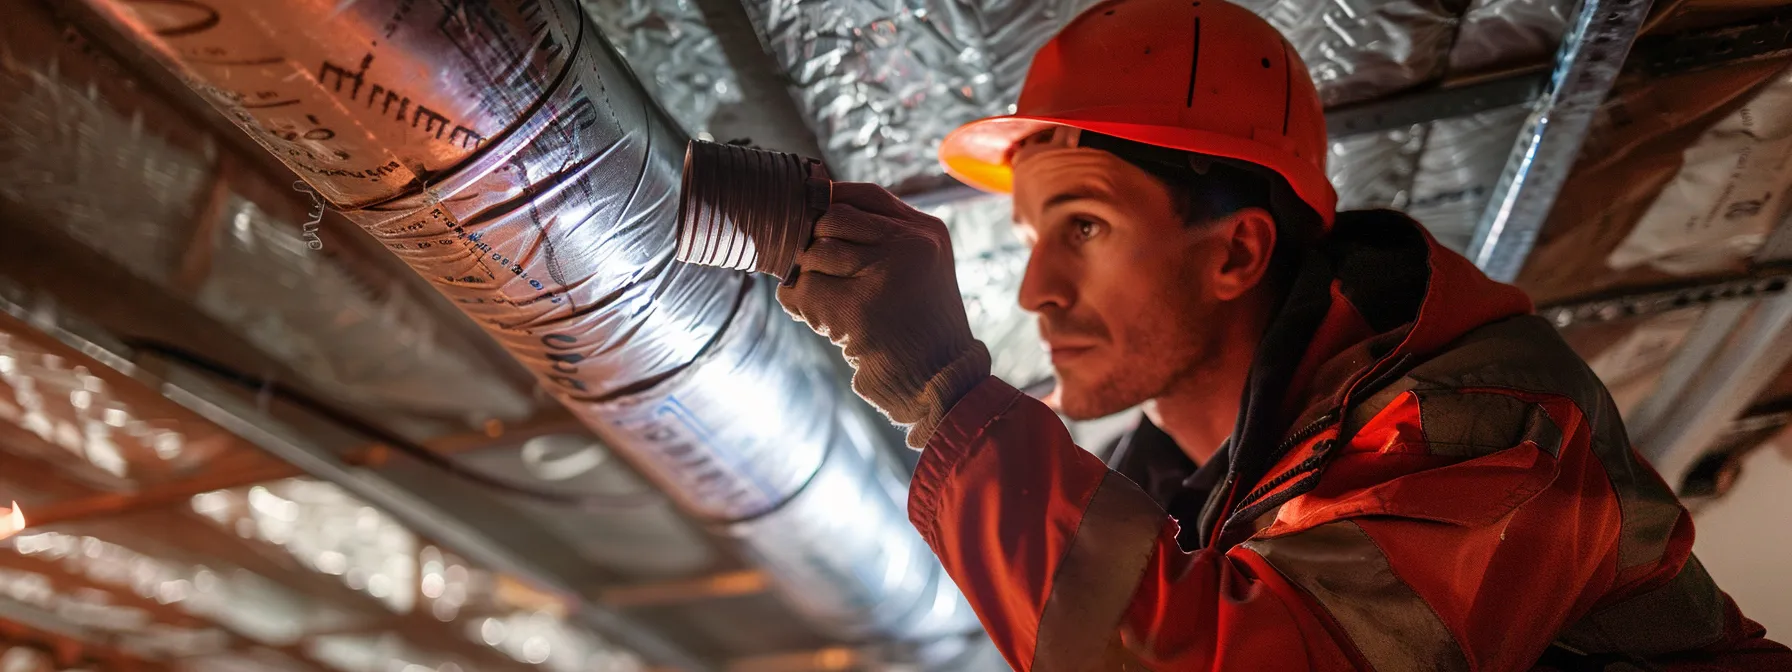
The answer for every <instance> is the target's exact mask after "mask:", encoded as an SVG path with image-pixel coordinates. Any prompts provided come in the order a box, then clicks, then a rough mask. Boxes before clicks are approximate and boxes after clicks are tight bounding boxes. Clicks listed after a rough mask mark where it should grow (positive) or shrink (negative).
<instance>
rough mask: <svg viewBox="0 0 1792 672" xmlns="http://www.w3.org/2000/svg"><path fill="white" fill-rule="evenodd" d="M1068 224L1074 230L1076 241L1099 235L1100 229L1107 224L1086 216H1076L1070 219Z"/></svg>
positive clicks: (1104, 227)
mask: <svg viewBox="0 0 1792 672" xmlns="http://www.w3.org/2000/svg"><path fill="white" fill-rule="evenodd" d="M1070 226H1071V230H1072V231H1074V232H1075V237H1076V239H1077V241H1078V242H1081V241H1086V240H1089V239H1091V238H1094V237H1096V236H1099V235H1101V233H1102V231H1104V230H1106V228H1107V225H1105V224H1103V223H1102V222H1101V221H1100V220H1096V219H1090V218H1088V217H1077V218H1075V219H1072V220H1071V221H1070Z"/></svg>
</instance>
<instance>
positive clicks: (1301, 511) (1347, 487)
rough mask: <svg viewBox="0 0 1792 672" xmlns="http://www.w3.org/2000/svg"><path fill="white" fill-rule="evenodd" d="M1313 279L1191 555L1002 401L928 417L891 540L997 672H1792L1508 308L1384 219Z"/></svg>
mask: <svg viewBox="0 0 1792 672" xmlns="http://www.w3.org/2000/svg"><path fill="white" fill-rule="evenodd" d="M1309 257H1310V258H1309V259H1308V260H1307V261H1306V262H1305V264H1304V265H1303V268H1302V270H1301V273H1300V277H1299V278H1298V279H1296V280H1295V281H1294V283H1293V285H1294V288H1293V289H1292V290H1291V292H1290V295H1289V297H1288V299H1287V300H1286V302H1285V304H1284V307H1283V308H1282V309H1281V311H1280V312H1279V313H1278V316H1277V317H1276V319H1275V320H1274V321H1273V323H1272V325H1271V327H1270V329H1269V331H1268V332H1267V333H1266V334H1265V336H1264V340H1263V344H1262V345H1261V346H1260V347H1259V352H1258V355H1257V358H1256V360H1255V361H1254V363H1253V367H1252V374H1251V376H1250V382H1249V383H1248V387H1247V392H1246V403H1245V404H1244V406H1245V408H1244V409H1243V410H1242V412H1241V413H1240V419H1239V423H1238V426H1237V428H1236V429H1235V431H1234V433H1233V436H1232V439H1231V445H1230V446H1229V448H1228V450H1229V451H1230V454H1231V456H1232V459H1231V465H1230V472H1229V474H1228V476H1227V479H1226V483H1225V484H1223V485H1222V486H1220V487H1219V488H1217V489H1216V490H1215V494H1214V498H1213V499H1212V500H1210V504H1209V505H1208V507H1207V508H1206V514H1205V515H1203V516H1202V519H1203V520H1202V522H1200V523H1197V522H1196V521H1181V524H1185V525H1196V524H1200V526H1201V532H1202V538H1203V539H1205V540H1206V543H1205V544H1204V546H1205V547H1204V548H1202V549H1201V550H1198V551H1196V552H1193V553H1185V552H1183V551H1182V549H1181V548H1179V546H1178V544H1177V535H1178V531H1179V529H1180V527H1179V524H1178V521H1176V520H1174V519H1171V518H1169V517H1168V516H1166V515H1165V514H1164V513H1163V510H1162V509H1161V508H1159V506H1158V504H1157V503H1156V502H1155V501H1154V500H1152V499H1151V498H1150V497H1149V496H1147V495H1146V494H1145V493H1144V492H1143V491H1142V490H1140V489H1139V488H1138V486H1136V485H1134V484H1133V483H1132V482H1131V481H1129V480H1127V479H1126V478H1124V477H1122V476H1120V475H1118V474H1117V473H1115V472H1112V471H1110V470H1109V469H1108V468H1107V467H1106V465H1104V464H1103V463H1102V462H1101V461H1100V460H1099V459H1097V458H1095V457H1094V456H1093V455H1091V454H1089V453H1088V452H1085V451H1084V450H1082V449H1080V448H1078V447H1077V446H1076V445H1074V444H1073V443H1072V441H1071V438H1070V435H1069V434H1068V432H1067V431H1066V430H1065V429H1064V426H1063V425H1062V423H1061V422H1060V421H1059V420H1058V418H1057V417H1056V416H1055V415H1054V414H1053V413H1052V412H1051V411H1050V410H1049V409H1047V408H1046V407H1045V406H1044V405H1043V404H1041V403H1040V402H1038V401H1036V400H1034V399H1032V398H1030V397H1027V396H1025V395H1023V394H1021V393H1019V392H1018V391H1016V390H1015V389H1014V388H1012V387H1010V386H1008V385H1007V384H1005V383H1003V382H1002V381H1000V380H997V379H994V378H991V379H989V380H987V381H985V382H984V383H983V384H982V385H980V386H979V387H977V388H976V389H974V390H973V391H972V392H971V393H970V394H969V395H968V396H966V397H965V398H964V399H962V400H960V401H959V402H958V404H957V405H956V406H955V407H954V408H953V410H952V411H951V413H949V414H948V415H947V417H946V419H945V422H944V423H943V424H942V426H941V427H940V428H939V430H938V432H937V433H936V434H935V435H934V436H933V438H932V440H931V441H930V442H929V444H928V446H927V449H926V450H925V452H924V454H923V456H922V458H921V462H920V465H919V467H918V469H917V471H916V474H915V479H914V482H913V485H912V488H911V495H910V505H909V512H910V517H911V519H912V520H913V522H914V524H915V526H916V527H917V528H918V529H919V530H920V532H921V535H922V536H923V537H924V538H925V539H926V540H927V542H928V544H930V545H931V546H932V547H933V549H934V551H935V553H937V554H938V555H939V557H940V559H941V561H942V562H943V563H944V564H945V567H946V569H947V571H948V572H949V573H950V574H951V575H952V577H953V578H954V579H955V580H956V581H957V583H958V585H959V587H960V588H961V589H962V590H963V592H964V593H965V595H966V597H967V598H968V599H969V600H970V603H971V604H972V606H974V607H975V608H976V610H977V614H978V616H979V617H980V618H981V619H982V621H983V624H984V626H985V628H986V630H987V631H988V632H989V634H990V637H991V638H992V639H993V640H994V642H995V643H996V645H997V646H998V647H999V648H1000V649H1001V650H1002V652H1003V653H1004V655H1005V656H1006V657H1007V660H1008V662H1009V663H1010V664H1011V665H1013V666H1014V668H1015V669H1017V670H1023V671H1029V672H1055V671H1063V670H1071V671H1082V670H1120V669H1128V670H1155V671H1159V672H1168V671H1182V670H1208V669H1228V670H1308V669H1314V670H1347V669H1375V670H1383V671H1392V670H1415V671H1416V670H1426V671H1430V670H1523V669H1533V668H1538V669H1546V668H1551V667H1552V666H1553V667H1558V668H1560V669H1611V670H1627V669H1652V668H1653V669H1751V670H1768V669H1773V670H1792V651H1788V650H1787V649H1786V648H1785V647H1783V646H1780V645H1778V644H1775V643H1773V642H1771V641H1768V640H1766V639H1764V638H1763V633H1762V631H1761V629H1760V627H1759V626H1758V625H1755V624H1754V623H1752V622H1750V621H1748V620H1747V619H1745V618H1743V617H1742V615H1741V614H1740V613H1739V612H1738V611H1737V609H1736V608H1735V605H1734V604H1733V603H1732V602H1731V601H1730V599H1729V598H1728V596H1726V595H1724V594H1723V593H1722V592H1721V591H1719V590H1718V589H1717V587H1716V586H1715V584H1713V582H1712V581H1711V579H1710V577H1709V576H1708V575H1706V574H1705V572H1704V569H1703V568H1702V567H1701V566H1700V565H1699V563H1698V561H1697V559H1696V558H1694V557H1693V556H1692V553H1691V548H1692V526H1691V523H1690V520H1689V518H1688V516H1687V514H1686V511H1685V510H1684V509H1683V508H1681V506H1680V505H1679V503H1678V502H1677V501H1676V500H1675V499H1674V497H1673V495H1672V493H1671V491H1670V490H1669V489H1668V488H1667V487H1666V486H1665V485H1664V484H1663V483H1662V482H1661V480H1660V478H1659V477H1657V476H1656V474H1655V472H1654V471H1653V470H1652V469H1651V468H1650V467H1649V466H1648V465H1647V464H1646V463H1644V462H1643V461H1642V460H1641V459H1640V458H1639V457H1638V456H1637V455H1636V453H1635V452H1634V451H1632V450H1631V448H1630V444H1629V440H1628V439H1627V438H1626V436H1625V434H1624V429H1623V426H1622V424H1621V422H1620V419H1619V417H1618V413H1617V410H1616V408H1615V407H1614V405H1613V404H1612V401H1611V399H1610V398H1609V396H1608V395H1607V393H1606V391H1605V389H1604V387H1603V386H1602V385H1601V384H1600V383H1599V381H1598V379H1597V378H1596V377H1594V375H1593V373H1592V372H1591V371H1590V370H1588V368H1587V367H1586V365H1585V363H1584V362H1582V361H1581V360H1580V359H1579V357H1577V356H1576V355H1575V354H1574V353H1573V352H1572V351H1571V350H1569V349H1568V347H1567V346H1566V344H1564V343H1563V342H1562V341H1561V339H1560V338H1559V337H1558V336H1557V335H1556V333H1555V331H1554V330H1553V329H1552V328H1551V327H1550V326H1549V325H1548V324H1546V323H1544V322H1543V321H1542V320H1540V319H1538V318H1536V317H1533V316H1530V315H1529V314H1528V313H1529V312H1530V307H1529V303H1528V301H1527V300H1526V299H1525V298H1524V296H1523V295H1522V294H1521V293H1520V292H1518V290H1516V289H1514V288H1512V287H1509V286H1506V285H1502V284H1498V283H1495V282H1493V281H1491V280H1488V279H1487V278H1486V277H1485V276H1483V275H1482V274H1481V273H1480V272H1479V271H1478V270H1476V269H1475V268H1474V267H1473V266H1472V265H1471V264H1470V263H1469V262H1468V261H1467V260H1465V259H1463V258H1462V257H1460V256H1459V255H1456V254H1455V253H1452V252H1449V251H1448V250H1445V249H1444V248H1442V247H1440V246H1438V245H1437V243H1436V242H1435V241H1434V240H1432V239H1431V238H1430V236H1429V235H1428V234H1426V233H1424V231H1423V229H1421V228H1420V227H1418V226H1417V225H1416V224H1414V223H1412V222H1411V221H1410V220H1408V219H1406V218H1405V217H1403V216H1400V215H1397V214H1394V213H1385V212H1372V213H1345V214H1344V215H1341V216H1340V219H1339V223H1338V227H1337V229H1336V230H1335V232H1334V233H1333V235H1332V241H1331V243H1329V245H1328V247H1327V249H1325V250H1322V251H1319V252H1315V253H1313V254H1311V255H1309ZM1608 666H1609V667H1608Z"/></svg>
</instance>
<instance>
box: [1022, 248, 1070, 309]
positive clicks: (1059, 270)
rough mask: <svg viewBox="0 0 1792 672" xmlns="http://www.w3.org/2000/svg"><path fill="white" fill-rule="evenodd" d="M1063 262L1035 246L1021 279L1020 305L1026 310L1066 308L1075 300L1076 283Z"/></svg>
mask: <svg viewBox="0 0 1792 672" xmlns="http://www.w3.org/2000/svg"><path fill="white" fill-rule="evenodd" d="M1067 271H1068V268H1067V267H1066V265H1065V264H1063V263H1059V262H1058V261H1057V260H1054V259H1053V255H1052V254H1051V252H1050V251H1048V250H1046V249H1043V248H1035V249H1034V250H1033V254H1032V256H1031V257H1029V258H1028V259H1027V270H1026V273H1025V274H1024V275H1022V276H1021V280H1020V297H1019V299H1020V307H1021V309H1022V310H1025V311H1027V312H1029V313H1041V312H1045V311H1048V310H1050V311H1064V310H1069V309H1070V307H1071V305H1072V304H1074V303H1076V286H1075V284H1074V283H1073V282H1071V279H1070V277H1069V273H1068V272H1067Z"/></svg>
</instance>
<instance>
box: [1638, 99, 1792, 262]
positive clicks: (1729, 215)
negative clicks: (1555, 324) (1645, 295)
mask: <svg viewBox="0 0 1792 672" xmlns="http://www.w3.org/2000/svg"><path fill="white" fill-rule="evenodd" d="M1684 159H1685V163H1684V165H1682V166H1681V168H1680V172H1679V173H1678V174H1677V175H1675V176H1674V179H1673V181H1671V182H1669V183H1668V185H1667V186H1666V187H1665V188H1663V189H1662V191H1661V195H1660V196H1658V197H1656V199H1655V202H1654V203H1653V204H1652V205H1650V207H1649V209H1648V210H1647V211H1645V212H1644V213H1643V216H1642V219H1640V220H1639V221H1638V222H1637V225H1636V228H1635V229H1633V230H1632V231H1631V232H1630V235H1629V236H1628V237H1626V238H1625V239H1624V242H1622V243H1620V244H1619V245H1618V247H1617V249H1615V250H1613V251H1612V253H1611V255H1610V257H1609V259H1608V262H1609V263H1610V265H1611V266H1612V268H1617V269H1627V268H1631V267H1634V266H1638V265H1641V264H1648V265H1650V266H1652V267H1654V268H1656V269H1658V270H1661V271H1665V272H1668V273H1672V274H1675V275H1695V274H1699V273H1704V272H1709V271H1714V270H1720V269H1723V268H1725V267H1727V266H1729V265H1730V264H1731V263H1732V262H1733V261H1734V260H1735V259H1736V258H1737V257H1743V256H1748V255H1749V254H1751V253H1753V252H1754V251H1755V249H1756V248H1758V247H1760V246H1761V243H1762V242H1763V241H1765V240H1766V238H1767V234H1768V233H1769V232H1771V231H1772V230H1773V227H1774V225H1775V224H1777V223H1778V222H1780V221H1781V220H1782V219H1783V218H1784V217H1785V215H1786V213H1787V212H1788V210H1792V208H1788V207H1787V200H1788V199H1787V198H1786V189H1787V184H1788V183H1789V182H1792V68H1789V69H1787V70H1786V71H1784V72H1782V73H1780V75H1779V76H1778V77H1775V78H1774V80H1773V81H1772V82H1771V83H1770V84H1769V85H1768V86H1767V87H1766V88H1765V89H1763V90H1762V91H1761V92H1760V93H1759V94H1756V95H1755V97H1754V98H1753V99H1752V100H1750V101H1749V102H1747V103H1745V104H1744V105H1743V106H1742V107H1741V108H1740V109H1738V110H1736V111H1735V112H1734V113H1732V114H1731V115H1730V116H1728V117H1726V118H1724V120H1723V121H1720V122H1718V123H1717V125H1716V126H1713V127H1712V128H1711V129H1710V130H1707V131H1706V132H1705V134H1704V135H1702V136H1700V137H1699V140H1698V142H1695V143H1693V145H1692V146H1691V147H1688V148H1686V152H1685V154H1684Z"/></svg>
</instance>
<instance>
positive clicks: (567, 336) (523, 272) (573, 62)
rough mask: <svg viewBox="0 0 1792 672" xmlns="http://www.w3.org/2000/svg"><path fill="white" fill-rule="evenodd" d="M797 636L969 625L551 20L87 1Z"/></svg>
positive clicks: (751, 287) (796, 338) (855, 412)
mask: <svg viewBox="0 0 1792 672" xmlns="http://www.w3.org/2000/svg"><path fill="white" fill-rule="evenodd" d="M89 2H90V3H91V4H92V5H93V6H95V7H96V8H98V9H99V10H100V11H101V13H102V14H104V15H106V16H107V17H109V18H110V19H111V20H113V21H115V22H116V23H118V24H120V25H121V26H123V27H124V28H125V30H126V31H127V32H129V33H130V34H131V35H132V36H133V37H134V38H135V39H136V40H138V41H139V42H141V43H142V44H143V45H144V46H146V47H147V48H148V49H150V50H151V51H152V52H153V53H154V54H155V55H156V56H157V57H158V58H159V59H160V60H162V61H163V62H164V63H165V64H167V65H168V66H169V67H171V68H172V69H174V70H175V71H176V73H177V74H179V75H180V76H181V77H182V79H183V80H184V81H186V82H187V83H188V85H189V86H190V87H192V88H193V89H194V90H195V91H197V92H198V93H200V94H201V95H202V96H204V97H205V98H206V99H207V100H209V101H210V102H211V103H212V104H213V105H214V106H215V107H217V109H219V110H220V111H221V112H222V113H224V114H225V115H226V116H227V117H228V118H229V119H230V120H231V121H232V122H233V123H235V124H236V125H237V126H239V127H240V128H242V129H243V130H244V131H246V132H248V133H249V134H250V135H251V136H252V137H253V138H255V140H256V141H257V142H259V143H260V144H261V145H262V146H263V147H265V148H267V149H268V151H270V152H272V153H273V154H274V155H275V156H277V157H279V158H280V160H282V161H283V162H285V163H286V164H287V165H288V166H290V167H291V168H292V169H293V171H294V172H296V173H297V174H298V175H299V176H300V177H302V178H304V179H305V180H306V181H307V182H308V183H310V184H311V186H312V187H313V188H315V189H316V190H317V192H318V193H319V194H321V195H322V196H323V197H324V198H326V199H327V200H329V201H330V203H331V204H333V205H334V206H335V207H337V208H339V209H341V210H342V211H343V212H344V214H345V215H347V216H348V217H349V219H351V220H353V221H354V222H356V223H357V224H359V225H360V226H361V227H363V228H364V229H365V230H366V231H367V232H368V233H369V234H371V235H372V236H373V237H374V238H376V239H378V240H379V241H380V242H381V243H382V244H384V245H385V246H386V247H387V248H388V249H390V250H391V251H392V253H393V254H395V255H398V256H399V257H400V258H401V259H403V260H404V261H405V262H406V263H407V264H409V265H410V267H411V268H412V269H414V270H415V271H416V272H417V273H419V274H420V275H422V276H423V277H425V278H426V279H428V280H429V281H430V283H431V284H432V285H433V286H434V287H436V289H438V290H439V291H441V292H442V293H443V294H444V295H445V296H447V297H448V298H449V299H450V300H452V301H454V302H455V303H456V304H457V305H458V306H459V307H460V308H461V309H462V310H464V311H465V312H466V313H467V314H468V315H469V316H471V317H472V318H473V319H474V320H475V321H477V322H478V323H479V324H480V325H482V326H483V327H484V328H485V329H486V330H487V331H488V332H489V333H490V334H491V335H492V336H493V337H494V338H496V339H497V340H498V342H499V343H501V344H502V345H503V346H504V347H505V348H506V349H508V350H509V351H510V352H511V353H512V354H513V355H515V356H516V357H517V358H518V359H519V360H520V361H522V362H523V363H524V364H525V365H526V366H527V367H528V368H529V369H530V370H531V371H533V372H534V373H535V374H536V375H537V377H538V378H539V379H540V380H541V382H542V385H543V386H544V387H545V388H546V389H547V390H548V391H549V392H551V393H552V394H554V395H555V396H556V397H557V398H558V399H560V400H561V401H562V402H563V403H565V404H566V405H567V406H568V407H569V408H571V409H572V410H573V411H574V413H576V414H577V415H578V417H580V418H581V419H582V420H583V421H584V422H585V423H586V424H587V425H589V426H590V428H591V429H592V430H593V431H594V432H596V433H597V434H598V435H599V436H600V437H602V438H603V439H604V440H605V441H607V442H608V443H609V444H610V445H611V447H613V448H614V449H616V450H617V451H618V452H619V453H620V454H622V455H624V456H626V457H627V458H629V460H630V461H631V462H632V463H634V464H635V465H636V466H637V467H638V468H639V469H640V470H641V471H642V472H643V473H644V474H645V475H647V476H648V477H649V478H651V479H653V480H654V481H655V482H656V483H657V484H658V485H660V486H661V487H662V488H664V489H665V490H666V491H667V492H668V493H669V494H670V495H671V496H672V497H673V498H674V499H675V500H676V501H677V502H678V503H679V504H680V505H681V506H682V508H684V509H685V510H686V511H687V512H688V513H690V514H692V515H693V516H695V517H697V518H699V519H702V520H705V521H709V522H711V523H712V524H714V525H716V526H718V527H720V528H722V529H724V530H727V531H729V532H731V533H733V534H736V535H738V536H739V537H740V539H741V540H742V542H743V545H744V546H745V547H746V548H747V549H748V551H749V552H750V553H752V554H753V555H755V556H756V557H757V558H758V559H759V560H760V561H761V562H763V564H764V566H765V568H766V569H767V570H768V572H769V573H770V574H771V575H772V576H773V577H774V579H775V580H776V581H777V582H778V583H779V584H780V585H781V586H782V587H783V588H784V589H785V590H784V594H785V595H786V596H787V597H788V598H789V600H790V601H791V602H792V603H793V605H794V606H796V607H797V608H798V609H799V611H801V613H803V614H804V615H805V616H807V617H808V618H809V619H810V620H811V621H812V622H813V623H814V624H815V625H816V626H818V627H821V628H823V629H824V630H828V631H832V632H834V633H836V634H839V635H841V636H847V637H871V636H881V637H902V638H926V637H932V636H938V635H943V634H949V633H961V632H964V631H966V630H968V629H971V628H974V627H975V625H974V622H973V621H972V620H971V615H970V613H969V610H968V608H965V607H964V606H963V604H962V598H961V597H959V596H958V595H957V593H956V592H955V590H954V589H953V588H952V586H951V583H950V582H949V581H947V580H945V578H944V573H943V571H942V570H941V569H940V567H939V565H938V563H937V562H935V561H934V560H933V558H932V557H931V555H930V554H929V553H928V551H927V549H926V547H925V545H924V544H922V543H921V541H920V538H919V536H918V535H916V534H915V533H914V532H913V530H912V529H910V527H909V526H908V524H907V522H906V520H905V519H904V518H905V516H904V513H903V507H902V505H901V503H900V499H899V497H900V493H901V491H902V485H901V483H900V481H899V479H897V477H896V472H895V471H894V469H893V467H891V466H890V464H889V462H888V461H887V458H886V457H885V455H884V453H883V452H882V451H880V450H879V445H880V440H879V439H878V438H877V436H878V434H877V433H876V432H875V431H873V429H872V426H871V424H870V422H871V420H869V419H868V418H867V417H866V413H865V412H864V411H863V407H862V406H860V405H858V404H857V403H856V402H852V401H851V397H850V393H848V392H846V390H845V386H844V385H843V381H842V380H840V379H839V377H837V376H836V375H834V374H833V373H832V369H831V367H830V366H829V361H828V359H827V355H826V354H825V353H824V351H823V350H821V349H820V346H819V345H818V341H817V340H816V339H813V338H811V337H810V336H809V334H807V333H806V332H805V331H803V328H802V327H801V325H799V324H797V323H795V322H793V321H791V320H789V319H788V318H786V317H784V316H783V314H782V312H781V311H780V310H779V309H778V308H777V307H776V306H775V305H773V298H772V292H771V288H770V287H769V286H768V285H767V284H766V283H763V282H757V281H755V280H752V279H749V278H748V277H747V276H744V275H742V274H740V273H736V272H730V271H723V270H717V269H710V268H700V267H695V266H688V265H684V264H679V263H675V262H674V261H673V260H672V253H673V248H674V240H673V218H674V215H675V210H676V208H677V198H676V191H677V188H678V184H679V175H680V167H681V161H682V159H683V155H684V147H685V143H684V138H683V137H682V136H681V134H680V133H679V132H678V130H677V129H676V128H675V126H674V125H673V124H672V123H670V122H669V121H668V120H667V119H666V118H665V117H664V116H663V114H662V113H661V111H660V110H659V108H658V107H657V106H656V105H654V103H653V102H652V101H651V100H650V99H648V97H647V96H646V95H645V94H644V93H643V92H642V90H641V88H640V86H639V84H638V83H637V82H636V80H635V79H634V77H633V75H632V74H630V73H629V71H628V70H627V68H626V66H625V65H624V64H623V63H622V62H621V60H620V59H619V58H618V57H617V56H616V54H615V52H614V51H613V50H612V49H611V48H610V47H609V45H608V44H607V43H605V42H604V41H603V39H602V38H601V37H600V36H599V35H598V33H597V31H596V30H595V28H594V27H593V26H592V24H591V22H590V20H589V18H587V17H585V16H584V15H583V13H581V12H580V11H579V9H578V7H577V6H576V5H574V4H573V2H571V0H513V1H497V2H473V1H471V0H465V1H447V2H417V1H416V0H361V1H359V2H354V3H307V2H276V3H263V2H256V1H252V0H153V1H152V0H89Z"/></svg>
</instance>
